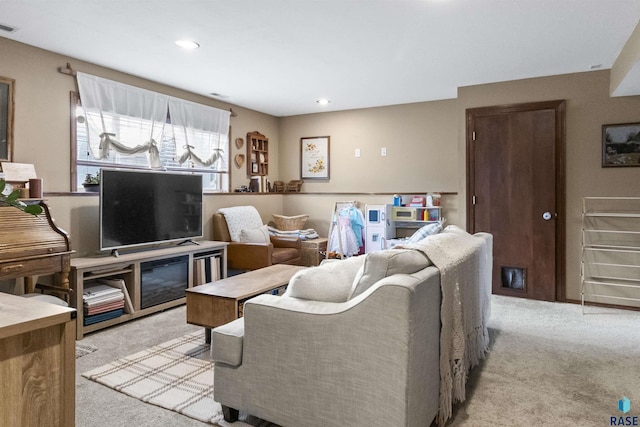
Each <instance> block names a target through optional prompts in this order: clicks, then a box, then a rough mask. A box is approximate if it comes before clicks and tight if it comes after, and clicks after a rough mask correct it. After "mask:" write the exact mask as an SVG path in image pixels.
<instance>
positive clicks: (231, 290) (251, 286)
mask: <svg viewBox="0 0 640 427" xmlns="http://www.w3.org/2000/svg"><path fill="white" fill-rule="evenodd" d="M305 268H307V267H303V266H299V265H288V264H275V265H270V266H269V267H265V268H259V269H258V270H252V271H248V272H246V273H242V274H238V275H236V276H231V277H227V278H226V279H222V280H217V281H215V282H210V283H205V284H204V285H198V286H194V287H193V288H188V289H187V294H188V295H189V294H199V295H209V296H216V297H223V298H232V299H244V298H248V297H251V296H254V295H258V294H261V293H264V292H267V291H269V290H271V289H275V288H277V287H280V286H282V285H286V284H287V283H289V280H291V277H293V275H294V274H295V273H297V272H298V271H300V270H303V269H305Z"/></svg>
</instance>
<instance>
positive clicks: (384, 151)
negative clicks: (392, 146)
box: [380, 147, 387, 157]
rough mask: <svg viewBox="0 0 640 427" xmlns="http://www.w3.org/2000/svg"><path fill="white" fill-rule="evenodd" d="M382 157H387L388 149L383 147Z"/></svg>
mask: <svg viewBox="0 0 640 427" xmlns="http://www.w3.org/2000/svg"><path fill="white" fill-rule="evenodd" d="M380 155H381V156H383V157H384V156H386V155H387V147H382V148H381V149H380Z"/></svg>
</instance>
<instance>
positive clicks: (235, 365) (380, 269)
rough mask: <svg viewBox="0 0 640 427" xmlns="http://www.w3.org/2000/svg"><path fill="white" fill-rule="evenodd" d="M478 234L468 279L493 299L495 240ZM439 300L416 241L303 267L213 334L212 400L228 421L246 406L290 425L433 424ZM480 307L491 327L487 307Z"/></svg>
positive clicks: (432, 270)
mask: <svg viewBox="0 0 640 427" xmlns="http://www.w3.org/2000/svg"><path fill="white" fill-rule="evenodd" d="M450 227H451V226H450ZM450 227H447V229H449V228H450ZM447 229H445V232H447ZM455 231H457V232H459V231H460V230H459V229H458V230H455ZM443 233H444V232H443ZM462 233H464V232H462ZM465 234H466V233H465ZM467 236H470V235H468V234H467ZM428 238H429V237H428ZM428 238H427V239H428ZM474 238H475V239H477V240H478V241H480V242H482V243H481V244H480V246H479V247H480V248H481V251H482V253H483V256H482V265H481V267H482V268H480V269H476V270H477V271H478V273H477V274H476V276H477V277H474V278H473V279H471V280H467V281H466V282H467V283H465V285H466V286H468V287H470V288H475V289H476V290H477V291H478V292H477V293H479V294H482V295H485V296H486V295H490V292H491V283H490V280H491V279H490V274H491V264H490V262H491V257H490V253H491V246H492V239H491V235H488V234H485V233H479V234H477V235H476V236H475V237H474ZM418 249H419V248H418ZM474 251H475V249H474ZM487 254H489V255H487ZM487 263H489V264H488V265H487ZM487 269H488V271H487ZM441 295H446V293H443V292H442V290H441V283H440V270H439V269H438V268H436V267H435V266H434V265H432V262H431V260H430V259H429V258H428V257H427V256H426V255H425V253H424V252H423V251H421V250H416V248H415V247H414V248H408V249H395V248H394V249H389V250H384V251H379V252H372V253H370V254H367V255H366V256H359V257H353V258H349V259H346V260H341V261H332V262H324V263H323V264H322V265H321V266H319V267H313V268H309V269H305V270H303V271H301V272H299V273H298V274H297V275H296V276H294V278H293V279H292V280H291V282H290V284H289V287H288V289H287V291H286V292H285V294H284V295H283V296H282V297H277V296H273V295H260V296H258V297H255V298H252V299H251V300H249V301H247V302H246V303H245V305H244V318H241V319H238V320H236V321H233V322H231V323H229V324H226V325H223V326H221V327H218V328H216V329H214V331H213V336H212V356H213V359H214V361H215V368H214V397H215V400H216V401H217V402H219V403H220V404H221V405H222V407H223V412H224V416H225V419H226V420H227V421H228V422H233V421H235V420H237V417H238V410H241V411H243V412H246V413H248V414H251V415H253V416H256V417H259V418H262V419H265V420H268V421H271V422H274V423H277V424H279V425H283V426H303V425H304V426H310V427H312V426H323V427H325V426H428V425H429V424H430V423H431V421H432V420H433V419H434V418H435V417H436V415H437V414H438V411H439V410H440V406H441V405H442V398H441V397H440V396H439V394H441V380H440V377H441V372H440V371H441V369H439V366H440V363H441V362H442V361H441V360H440V357H441V352H440V325H441V321H442V319H441V317H440V304H441ZM487 299H488V298H487ZM484 304H486V301H485V303H484ZM472 311H473V312H478V313H480V316H481V318H480V319H479V322H482V323H483V325H486V317H487V316H488V307H486V306H485V307H474V310H472ZM476 326H477V325H476ZM482 327H483V328H484V331H483V332H482V333H483V334H485V335H486V327H484V326H482ZM480 338H482V337H480ZM469 341H471V340H469ZM487 343H488V341H487ZM484 351H486V348H484V349H482V351H481V352H480V353H479V354H481V353H483V352H484ZM471 359H472V360H473V357H472V358H471ZM464 374H465V375H466V372H465V373H464ZM458 400H464V399H460V398H458ZM445 401H447V400H446V399H445ZM451 401H455V398H454V399H450V400H448V401H447V402H449V403H448V404H449V405H450V403H451ZM448 409H449V412H446V411H445V413H450V408H448ZM446 418H447V416H445V417H444V418H443V419H446Z"/></svg>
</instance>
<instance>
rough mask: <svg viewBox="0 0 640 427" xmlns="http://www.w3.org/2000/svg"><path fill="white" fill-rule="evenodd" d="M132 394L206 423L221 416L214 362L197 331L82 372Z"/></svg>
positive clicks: (88, 376) (200, 334)
mask: <svg viewBox="0 0 640 427" xmlns="http://www.w3.org/2000/svg"><path fill="white" fill-rule="evenodd" d="M82 376H83V377H85V378H88V379H90V380H93V381H96V382H98V383H100V384H103V385H106V386H107V387H110V388H113V389H114V390H117V391H119V392H122V393H125V394H127V395H129V396H131V397H135V398H137V399H140V400H142V401H143V402H146V403H151V404H154V405H157V406H160V407H162V408H166V409H170V410H172V411H176V412H178V413H180V414H183V415H186V416H188V417H191V418H195V419H197V420H200V421H202V422H205V423H210V424H218V423H219V422H220V421H222V420H223V417H222V408H221V407H220V404H219V403H217V402H216V401H214V400H213V362H212V361H211V360H210V357H209V345H208V344H205V343H204V332H203V331H198V332H194V333H191V334H188V335H185V336H183V337H180V338H176V339H173V340H171V341H167V342H165V343H162V344H159V345H157V346H155V347H152V348H149V349H147V350H144V351H141V352H139V353H135V354H132V355H131V356H127V357H124V358H122V359H118V360H116V361H115V362H111V363H108V364H106V365H104V366H101V367H99V368H96V369H92V370H91V371H88V372H85V373H83V374H82Z"/></svg>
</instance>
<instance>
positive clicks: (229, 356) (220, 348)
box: [211, 317, 244, 366]
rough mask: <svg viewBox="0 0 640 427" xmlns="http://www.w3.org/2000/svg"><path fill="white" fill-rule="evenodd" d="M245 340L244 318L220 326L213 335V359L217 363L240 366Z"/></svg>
mask: <svg viewBox="0 0 640 427" xmlns="http://www.w3.org/2000/svg"><path fill="white" fill-rule="evenodd" d="M243 339H244V318H242V317H241V318H239V319H236V320H234V321H232V322H229V323H227V324H225V325H222V326H218V327H217V328H215V329H214V330H213V331H212V334H211V358H212V359H213V361H214V362H215V363H224V364H227V365H229V366H240V365H241V364H242V344H243Z"/></svg>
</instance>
